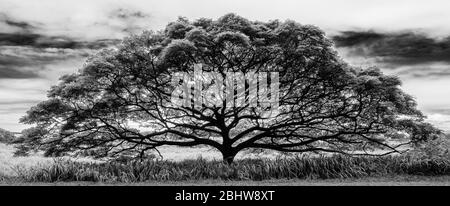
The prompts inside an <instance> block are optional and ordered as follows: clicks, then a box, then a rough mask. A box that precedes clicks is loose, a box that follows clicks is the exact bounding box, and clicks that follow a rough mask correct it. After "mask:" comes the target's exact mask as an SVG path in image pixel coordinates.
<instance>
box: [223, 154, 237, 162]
mask: <svg viewBox="0 0 450 206" xmlns="http://www.w3.org/2000/svg"><path fill="white" fill-rule="evenodd" d="M235 156H236V152H231V151H222V157H223V162H224V163H226V164H228V165H231V164H232V163H233V161H234V157H235Z"/></svg>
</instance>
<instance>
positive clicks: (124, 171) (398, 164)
mask: <svg viewBox="0 0 450 206" xmlns="http://www.w3.org/2000/svg"><path fill="white" fill-rule="evenodd" d="M16 172H17V174H18V177H19V178H20V179H22V180H24V181H29V182H57V181H93V182H144V181H183V180H207V179H219V180H268V179H330V178H363V177H378V176H390V175H450V160H449V159H445V158H440V159H439V158H435V159H423V158H422V159H418V158H414V157H411V156H385V157H348V156H342V155H335V156H321V157H298V158H278V159H243V160H238V161H236V162H235V163H233V164H232V165H227V164H224V163H222V162H221V161H208V160H205V159H197V160H185V161H181V162H171V161H156V160H146V161H130V162H125V163H123V162H107V163H86V162H75V161H71V160H67V159H66V160H63V159H57V160H55V161H54V163H52V164H43V165H38V166H34V167H31V168H16Z"/></svg>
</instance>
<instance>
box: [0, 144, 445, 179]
mask: <svg viewBox="0 0 450 206" xmlns="http://www.w3.org/2000/svg"><path fill="white" fill-rule="evenodd" d="M161 152H162V153H163V155H164V156H165V158H166V159H168V160H173V161H179V160H183V159H186V158H193V159H195V158H198V157H199V155H198V154H202V157H203V158H205V159H216V158H220V154H219V153H217V152H214V151H211V150H208V149H206V148H194V149H182V148H163V149H162V150H161ZM13 153H14V147H13V146H11V145H5V144H0V185H12V184H13V185H87V186H88V185H108V186H109V185H146V186H147V185H156V186H164V185H173V186H175V185H177V186H178V185H185V186H188V185H265V186H272V185H276V186H281V185H287V186H301V185H305V186H316V185H330V186H335V185H340V186H341V185H342V186H348V185H373V186H375V185H398V186H409V185H446V186H450V176H432V177H431V176H393V177H370V178H359V179H327V180H300V179H290V180H288V179H277V180H265V181H221V180H202V181H181V182H170V181H169V182H142V183H96V182H57V183H40V182H36V183H27V182H21V181H18V180H16V179H15V178H14V176H15V168H17V167H31V166H33V165H38V164H47V163H49V162H51V161H52V159H51V158H45V157H42V156H41V155H39V154H35V155H31V156H29V157H13ZM243 156H244V154H241V155H240V156H238V157H237V158H243ZM77 161H92V160H89V159H77ZM2 177H7V178H2Z"/></svg>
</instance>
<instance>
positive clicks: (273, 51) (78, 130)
mask: <svg viewBox="0 0 450 206" xmlns="http://www.w3.org/2000/svg"><path fill="white" fill-rule="evenodd" d="M195 64H202V65H203V66H204V67H203V69H204V70H205V71H213V72H218V73H220V74H221V75H222V76H223V77H225V76H226V75H227V74H228V73H227V72H242V73H244V74H248V73H251V72H256V73H258V72H278V74H279V92H280V95H279V100H280V101H279V109H280V112H279V114H277V115H276V116H274V117H270V118H264V117H263V116H264V115H263V114H264V112H265V111H264V109H259V108H254V107H250V106H249V105H248V104H246V105H245V106H242V107H227V104H229V103H230V102H226V101H224V102H223V104H222V106H206V105H202V107H201V108H195V107H190V106H181V107H179V106H173V105H172V106H171V104H170V103H169V102H170V97H171V93H172V91H173V90H174V88H175V86H176V85H173V84H172V82H171V78H172V75H173V74H175V73H176V72H192V71H193V66H194V65H195ZM400 85H401V82H400V80H399V79H398V78H397V77H395V76H388V75H384V74H383V73H382V72H381V71H380V69H378V68H375V67H373V68H367V69H359V68H355V67H352V66H351V65H349V64H347V63H345V62H344V61H343V60H342V59H341V58H340V57H339V56H338V54H337V53H336V51H335V50H334V49H333V43H332V42H331V41H330V40H329V39H327V38H326V36H325V34H324V32H323V31H321V30H320V29H319V28H317V27H315V26H310V25H302V24H299V23H297V22H294V21H285V22H281V21H270V22H258V21H249V20H247V19H245V18H243V17H240V16H238V15H235V14H227V15H225V16H223V17H221V18H219V19H217V20H211V19H199V20H196V21H193V22H191V21H189V20H187V19H184V18H180V19H179V20H178V21H176V22H172V23H170V24H168V26H167V27H166V29H165V30H163V31H159V32H152V31H145V32H143V33H142V34H140V35H133V36H130V37H128V38H125V39H124V40H123V42H122V43H121V44H120V45H119V46H118V47H117V48H116V49H108V50H102V51H100V52H99V53H98V54H96V55H94V56H92V57H90V58H89V59H88V61H87V62H86V63H85V65H84V66H83V68H81V69H80V70H79V72H77V73H75V74H69V75H65V76H63V77H61V79H60V82H59V83H58V84H57V85H56V86H53V87H52V88H51V89H50V91H49V92H48V100H46V101H43V102H41V103H39V104H38V105H36V106H34V107H32V108H31V109H30V110H29V111H28V113H27V115H26V116H25V117H23V118H22V120H21V121H22V122H23V123H28V124H34V125H35V127H33V128H31V129H28V130H27V131H25V135H24V137H23V139H22V144H21V146H20V148H21V149H22V150H24V151H26V150H32V149H36V148H40V149H43V150H45V151H46V154H47V155H64V154H74V155H76V154H82V155H90V156H94V157H106V156H115V155H119V154H127V155H136V156H140V157H143V156H145V155H146V154H147V153H148V152H152V151H153V150H155V149H157V148H158V147H160V146H163V145H175V146H187V147H190V146H196V145H206V146H209V147H213V148H216V149H217V150H219V151H220V152H221V153H222V154H223V157H224V160H226V161H228V162H232V161H233V158H234V156H235V155H236V154H237V153H238V152H239V151H242V150H244V149H248V148H256V149H264V150H266V149H267V150H276V151H281V152H338V153H352V152H354V151H360V152H366V153H370V152H371V151H373V149H381V150H383V151H385V152H386V153H389V152H394V151H397V149H398V147H399V146H400V145H402V144H405V143H407V142H417V141H421V140H426V139H428V138H433V137H434V136H436V135H438V134H439V131H438V130H437V129H435V128H434V127H432V126H431V125H430V124H428V123H425V122H424V115H423V114H422V113H421V112H420V111H419V110H418V109H417V108H416V102H415V100H414V99H413V97H411V96H410V95H408V94H405V93H404V92H403V91H402V90H401V89H400ZM245 89H246V92H249V91H248V90H249V88H248V87H246V88H245Z"/></svg>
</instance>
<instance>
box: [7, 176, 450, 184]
mask: <svg viewBox="0 0 450 206" xmlns="http://www.w3.org/2000/svg"><path fill="white" fill-rule="evenodd" d="M0 185H22V186H29V185H31V186H128V185H130V186H450V176H435V177H428V176H414V175H407V176H394V177H368V178H354V179H327V180H302V179H294V180H292V179H277V180H264V181H223V180H202V181H149V182H139V183H120V182H116V183H105V182H80V181H77V182H51V183H49V182H21V181H0Z"/></svg>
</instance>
